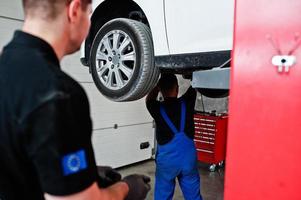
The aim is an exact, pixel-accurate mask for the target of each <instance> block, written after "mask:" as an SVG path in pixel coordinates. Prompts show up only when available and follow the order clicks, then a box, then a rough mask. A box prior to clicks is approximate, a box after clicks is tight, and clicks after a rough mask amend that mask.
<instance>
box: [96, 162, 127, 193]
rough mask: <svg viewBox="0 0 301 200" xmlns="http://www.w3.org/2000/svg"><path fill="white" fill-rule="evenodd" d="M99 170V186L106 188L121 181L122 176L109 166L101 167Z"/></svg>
mask: <svg viewBox="0 0 301 200" xmlns="http://www.w3.org/2000/svg"><path fill="white" fill-rule="evenodd" d="M97 170H98V175H99V179H98V186H99V187H101V188H106V187H109V186H111V185H113V184H114V183H117V182H118V181H120V180H121V175H120V174H119V173H118V172H117V171H116V170H114V169H113V168H112V167H109V166H99V167H97Z"/></svg>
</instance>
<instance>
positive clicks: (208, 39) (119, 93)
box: [81, 0, 234, 101]
mask: <svg viewBox="0 0 301 200" xmlns="http://www.w3.org/2000/svg"><path fill="white" fill-rule="evenodd" d="M233 21H234V1H233V0H223V1H219V0H203V1H200V0H185V1H183V0H122V1H119V0H96V1H93V14H92V16H91V28H90V31H89V35H88V37H87V39H86V40H85V42H84V44H83V45H82V57H81V62H82V64H83V65H85V66H88V67H89V69H90V73H91V74H92V78H93V81H94V83H95V85H96V86H97V88H98V90H99V91H100V92H101V93H102V94H103V95H104V96H106V97H107V98H109V99H111V100H113V101H133V100H137V99H140V98H142V97H144V96H145V95H146V94H147V93H148V92H149V91H150V90H151V89H152V88H153V87H154V86H155V85H156V83H157V81H158V78H159V75H160V72H171V73H176V74H183V76H184V77H187V76H188V77H190V78H191V73H192V72H193V71H196V70H211V69H214V68H216V67H220V66H224V65H225V66H226V67H229V60H230V54H231V49H232V33H233ZM203 89H204V90H203V92H204V93H207V94H209V96H210V95H211V96H221V95H224V93H225V91H224V90H222V91H221V90H219V89H217V90H211V89H209V90H206V89H205V88H203ZM201 91H202V90H201Z"/></svg>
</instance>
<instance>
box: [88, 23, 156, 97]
mask: <svg viewBox="0 0 301 200" xmlns="http://www.w3.org/2000/svg"><path fill="white" fill-rule="evenodd" d="M90 67H91V73H92V77H93V80H94V82H95V84H96V86H97V88H98V90H99V91H100V92H101V93H102V94H103V95H104V96H106V97H107V98H109V99H111V100H113V101H133V100H137V99H140V98H142V97H143V96H145V95H146V94H147V93H148V92H149V91H150V90H151V89H152V88H153V87H154V86H155V85H156V83H157V81H158V78H159V69H157V68H156V67H155V66H154V49H153V41H152V36H151V32H150V29H149V27H148V26H146V25H145V24H143V23H141V22H138V21H134V20H130V19H124V18H118V19H113V20H111V21H109V22H107V23H106V24H105V25H104V26H102V27H101V28H100V29H99V31H98V33H97V34H96V37H95V39H94V41H93V44H92V50H91V55H90Z"/></svg>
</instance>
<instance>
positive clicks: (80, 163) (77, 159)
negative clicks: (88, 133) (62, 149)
mask: <svg viewBox="0 0 301 200" xmlns="http://www.w3.org/2000/svg"><path fill="white" fill-rule="evenodd" d="M62 167H63V174H64V176H68V175H70V174H75V173H77V172H80V171H82V170H84V169H86V168H87V161H86V154H85V151H84V150H79V151H77V152H74V153H71V154H68V155H65V156H63V158H62Z"/></svg>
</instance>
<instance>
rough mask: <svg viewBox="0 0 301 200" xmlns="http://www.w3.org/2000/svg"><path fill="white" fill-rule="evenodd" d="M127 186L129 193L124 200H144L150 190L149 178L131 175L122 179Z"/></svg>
mask: <svg viewBox="0 0 301 200" xmlns="http://www.w3.org/2000/svg"><path fill="white" fill-rule="evenodd" d="M122 181H124V182H126V183H127V184H128V186H129V193H128V195H127V197H126V198H125V199H126V200H142V199H145V197H146V195H147V193H148V191H149V190H150V188H151V187H150V185H149V182H150V178H149V177H148V176H144V175H140V174H133V175H129V176H126V177H124V178H123V180H122Z"/></svg>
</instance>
